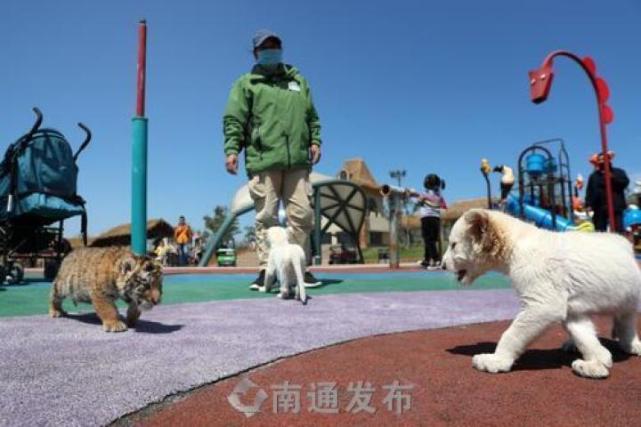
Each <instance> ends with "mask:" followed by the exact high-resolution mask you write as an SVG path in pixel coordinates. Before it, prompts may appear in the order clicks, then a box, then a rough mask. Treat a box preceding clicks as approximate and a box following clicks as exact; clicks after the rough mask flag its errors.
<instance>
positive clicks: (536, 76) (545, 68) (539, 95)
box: [530, 50, 617, 231]
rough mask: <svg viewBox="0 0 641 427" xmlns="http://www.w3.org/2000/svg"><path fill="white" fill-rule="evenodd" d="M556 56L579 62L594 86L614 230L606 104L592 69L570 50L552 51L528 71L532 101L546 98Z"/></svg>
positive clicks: (612, 227)
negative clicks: (532, 69) (537, 67)
mask: <svg viewBox="0 0 641 427" xmlns="http://www.w3.org/2000/svg"><path fill="white" fill-rule="evenodd" d="M557 56H565V57H568V58H570V59H572V60H574V61H575V62H576V63H577V64H579V65H580V66H581V68H582V69H583V71H585V73H586V74H587V75H588V78H589V79H590V82H591V83H592V87H593V88H594V93H595V94H596V99H597V107H598V110H599V129H600V131H601V152H602V153H603V159H604V162H603V163H604V164H603V173H604V175H605V177H604V178H605V194H606V200H607V203H608V219H609V222H610V229H611V230H612V231H615V230H616V229H617V228H616V219H615V216H614V197H613V195H612V180H611V177H612V171H611V169H610V162H609V161H608V160H609V157H608V136H607V131H606V127H605V126H606V124H607V122H608V120H607V119H606V117H605V116H604V111H605V109H606V108H607V106H606V104H605V102H606V100H605V99H601V95H600V93H599V89H598V86H597V77H596V75H595V72H594V70H593V69H591V68H589V67H588V66H587V65H586V64H585V63H584V62H583V60H582V59H581V58H579V57H578V56H577V55H575V54H573V53H572V52H568V51H565V50H557V51H554V52H552V53H550V54H549V55H548V56H546V57H545V60H544V61H543V65H541V67H540V68H539V69H538V70H535V71H532V72H530V77H531V81H530V84H531V85H532V90H531V96H532V101H533V102H535V103H540V102H543V101H545V99H546V98H547V95H548V93H549V91H550V86H551V84H552V63H553V61H554V58H555V57H557Z"/></svg>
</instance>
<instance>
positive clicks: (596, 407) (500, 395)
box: [121, 319, 641, 427]
mask: <svg viewBox="0 0 641 427" xmlns="http://www.w3.org/2000/svg"><path fill="white" fill-rule="evenodd" d="M639 323H640V325H641V322H639ZM508 324H509V322H497V323H487V324H480V325H469V326H462V327H455V328H446V329H439V330H428V331H419V332H406V333H399V334H392V335H384V336H376V337H369V338H364V339H360V340H357V341H353V342H349V343H345V344H341V345H337V346H332V347H327V348H324V349H320V350H316V351H312V352H309V353H306V354H302V355H299V356H295V357H292V358H289V359H285V360H282V361H279V362H276V363H273V364H271V365H267V366H265V367H262V368H258V369H255V370H253V371H251V372H249V373H246V374H242V375H240V376H237V377H232V378H229V379H226V380H223V381H220V382H218V383H216V384H213V385H210V386H206V387H203V388H200V389H199V390H196V391H194V392H191V393H189V394H187V395H186V396H184V397H182V398H181V399H178V400H177V401H175V402H174V403H171V404H167V405H161V406H160V407H157V408H155V409H149V410H146V411H143V412H141V413H139V414H138V415H134V416H132V417H129V418H128V419H125V420H121V421H124V422H125V423H127V424H128V423H131V422H133V423H134V424H136V425H143V426H177V425H189V426H204V425H207V426H212V425H225V426H241V425H288V426H289V425H300V426H303V425H305V426H312V425H313V426H325V425H327V426H329V425H349V426H353V425H363V426H365V425H366V426H368V427H371V426H392V425H430V426H438V425H466V426H467V425H474V426H479V425H499V426H514V425H519V426H524V425H532V426H534V425H536V426H542V425H550V426H551V425H557V426H558V425H563V426H584V425H590V426H593V425H604V426H605V425H608V426H616V425H621V426H623V425H625V426H630V425H639V423H641V358H638V357H635V356H627V355H624V354H622V353H621V352H619V351H618V350H616V344H615V343H613V342H612V341H609V340H607V339H605V340H604V343H605V345H606V346H607V347H608V348H609V349H610V351H612V352H613V356H614V361H615V363H614V367H613V368H612V369H611V370H610V377H609V378H608V379H606V380H588V379H583V378H579V377H577V376H575V375H574V374H573V373H572V371H571V368H570V363H571V361H572V360H574V359H575V358H576V357H577V356H576V355H573V354H566V353H564V352H562V351H560V350H559V347H560V345H561V343H562V342H563V341H564V340H565V338H566V335H565V333H564V331H563V329H562V328H561V327H560V326H559V327H554V328H552V329H550V330H549V331H547V332H546V333H545V334H544V335H543V336H542V337H540V338H539V339H538V340H537V341H536V342H535V343H533V344H532V345H531V346H530V349H529V350H528V351H527V352H526V353H525V354H524V355H523V356H522V357H521V359H520V360H519V361H518V362H517V363H516V365H515V367H514V369H513V371H512V372H510V373H507V374H498V375H496V374H495V375H492V374H487V373H481V372H477V371H476V370H474V369H473V368H472V365H471V362H472V360H471V359H472V355H474V354H477V353H485V352H491V351H493V350H494V347H495V344H496V341H497V340H498V338H499V337H500V335H501V333H502V332H503V331H504V330H505V328H506V327H507V325H508ZM597 325H598V328H599V332H600V336H602V337H603V336H609V333H608V331H609V328H610V322H609V321H606V319H599V321H598V322H597ZM291 330H292V329H290V331H291ZM242 377H248V378H250V379H251V380H252V381H253V382H254V383H256V384H257V385H258V386H259V387H261V388H263V389H265V391H267V393H268V395H269V398H268V399H267V400H265V402H264V403H263V405H262V406H261V411H260V412H259V413H257V414H256V415H254V416H252V417H251V418H246V417H245V416H244V415H243V414H241V413H240V412H237V411H236V410H234V409H233V408H232V407H231V405H230V404H229V403H228V401H227V396H228V395H229V394H230V393H231V392H232V390H233V388H234V387H235V386H236V385H237V384H238V382H239V381H240V379H241V378H242ZM359 380H366V381H369V382H371V383H372V385H373V386H374V387H376V391H375V393H374V396H373V399H372V406H375V407H376V408H377V411H376V413H374V414H371V415H370V414H367V413H360V414H351V413H348V412H346V411H345V410H344V409H345V407H346V406H347V405H348V403H349V401H350V397H351V394H349V393H347V390H346V388H347V385H348V384H349V383H350V382H356V381H359ZM394 380H398V381H400V383H401V384H413V385H414V389H413V390H412V391H411V392H409V394H410V395H411V399H412V402H411V408H410V409H409V410H408V411H407V412H405V413H403V414H401V415H397V414H395V413H394V412H390V411H388V409H387V407H386V406H385V405H384V404H382V403H381V400H382V399H383V398H384V397H385V395H386V393H387V392H386V391H384V390H381V387H382V386H383V385H387V384H391V383H392V382H393V381H394ZM284 381H289V382H290V383H291V384H299V385H301V386H302V393H301V411H300V413H299V414H280V413H273V410H272V397H273V395H272V392H271V390H270V386H272V385H277V384H282V383H283V382H284ZM325 381H330V382H333V381H335V382H337V383H338V392H339V407H340V413H339V414H316V413H310V412H309V411H308V408H309V406H310V405H309V400H308V398H307V392H308V391H310V386H309V384H310V383H318V382H325ZM255 391H256V389H253V391H252V393H253V394H251V393H250V394H247V395H246V396H245V398H244V401H245V400H246V401H247V402H250V401H251V400H252V399H253V397H254V396H255Z"/></svg>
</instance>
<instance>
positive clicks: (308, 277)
mask: <svg viewBox="0 0 641 427" xmlns="http://www.w3.org/2000/svg"><path fill="white" fill-rule="evenodd" d="M303 280H304V281H305V287H306V288H315V287H317V286H320V285H322V284H323V282H321V281H320V280H317V279H316V278H315V277H314V275H313V274H312V273H311V272H309V271H306V272H305V276H304V278H303Z"/></svg>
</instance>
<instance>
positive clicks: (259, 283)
mask: <svg viewBox="0 0 641 427" xmlns="http://www.w3.org/2000/svg"><path fill="white" fill-rule="evenodd" d="M263 287H265V270H260V272H259V273H258V277H257V278H256V280H254V281H253V282H252V284H251V285H249V290H250V291H258V290H260V289H261V288H263Z"/></svg>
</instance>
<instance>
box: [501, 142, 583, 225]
mask: <svg viewBox="0 0 641 427" xmlns="http://www.w3.org/2000/svg"><path fill="white" fill-rule="evenodd" d="M554 147H556V148H557V150H558V154H557V156H556V157H555V156H554V155H553V154H552V149H553V148H554ZM518 180H519V186H518V196H513V195H510V196H508V198H507V200H506V210H507V211H508V212H509V213H510V214H512V215H514V216H518V217H520V218H523V219H526V220H528V221H531V222H534V223H535V224H536V225H537V226H538V227H541V228H547V229H550V230H558V231H566V230H570V229H575V224H574V213H573V211H572V180H571V178H570V159H569V156H568V152H567V150H566V149H565V145H564V143H563V140H562V139H560V138H555V139H549V140H545V141H540V142H536V143H534V144H532V145H530V146H529V147H527V148H526V149H525V150H523V151H522V152H521V154H520V156H519V163H518Z"/></svg>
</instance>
